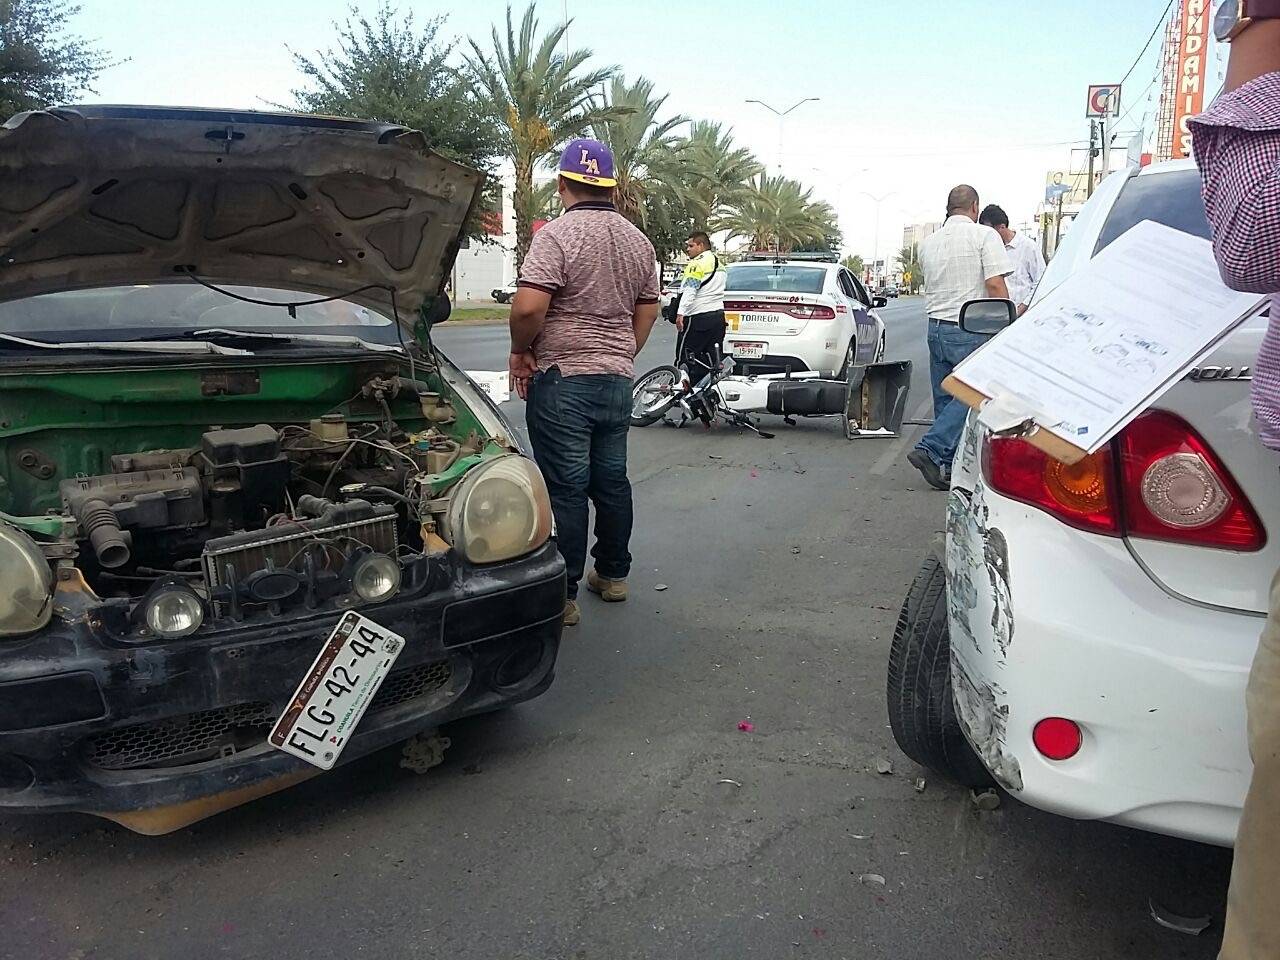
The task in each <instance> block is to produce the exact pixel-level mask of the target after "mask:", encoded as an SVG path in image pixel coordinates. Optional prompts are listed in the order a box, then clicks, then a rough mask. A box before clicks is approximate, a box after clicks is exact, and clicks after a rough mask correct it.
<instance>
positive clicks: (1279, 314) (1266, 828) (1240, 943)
mask: <svg viewBox="0 0 1280 960" xmlns="http://www.w3.org/2000/svg"><path fill="white" fill-rule="evenodd" d="M1241 14H1243V15H1244V17H1243V18H1242V17H1241ZM1217 26H1218V36H1219V39H1221V40H1228V41H1230V42H1231V43H1232V46H1231V61H1230V66H1229V68H1228V71H1227V84H1226V87H1225V88H1224V91H1223V94H1222V95H1221V96H1220V97H1219V98H1218V99H1217V100H1216V101H1215V102H1214V104H1213V105H1212V106H1211V107H1210V108H1209V109H1208V110H1207V111H1205V112H1204V113H1203V114H1201V115H1200V116H1199V117H1196V118H1194V119H1193V120H1192V121H1191V122H1190V127H1191V135H1192V146H1193V151H1194V153H1195V157H1196V160H1197V162H1198V163H1199V165H1200V172H1201V175H1202V177H1203V179H1204V201H1205V212H1206V213H1207V214H1208V217H1209V224H1210V226H1211V227H1212V228H1213V246H1214V254H1215V256H1216V257H1217V260H1218V268H1219V270H1220V271H1221V273H1222V278H1223V280H1224V281H1225V282H1226V283H1227V285H1228V286H1230V287H1233V288H1235V289H1237V290H1248V291H1252V292H1255V293H1271V294H1280V3H1278V2H1276V0H1253V2H1248V0H1246V2H1245V3H1244V4H1241V3H1239V2H1238V0H1228V3H1226V4H1224V5H1223V7H1222V9H1221V10H1220V11H1219V13H1218V23H1217ZM1277 307H1280V296H1273V297H1272V300H1271V319H1270V323H1269V326H1268V329H1267V332H1266V335H1265V336H1264V337H1263V341H1262V347H1261V350H1260V352H1259V354H1258V361H1257V363H1256V364H1255V366H1254V368H1253V384H1252V387H1253V408H1254V413H1255V416H1256V418H1257V421H1258V433H1259V439H1260V440H1261V442H1262V443H1263V444H1265V445H1266V446H1267V447H1269V448H1271V449H1272V450H1277V451H1280V311H1277ZM1278 479H1280V477H1278ZM1245 700H1246V704H1247V706H1248V712H1249V752H1250V753H1251V754H1252V755H1253V781H1252V783H1251V784H1250V786H1249V794H1248V797H1247V798H1246V799H1245V804H1244V812H1243V814H1242V815H1241V818H1240V829H1239V832H1238V834H1237V836H1236V856H1235V864H1234V865H1233V867H1232V871H1231V890H1230V893H1229V894H1228V897H1227V921H1226V927H1225V930H1224V931H1223V939H1222V952H1221V954H1220V955H1219V956H1220V958H1221V960H1262V958H1264V957H1265V958H1268V960H1270V958H1274V957H1280V911H1278V910H1277V909H1276V902H1275V898H1276V891H1277V889H1280V574H1278V575H1277V576H1276V578H1275V579H1274V580H1273V581H1272V585H1271V603H1270V611H1269V613H1268V616H1267V623H1266V626H1265V628H1264V629H1263V631H1262V637H1261V640H1260V642H1259V644H1258V650H1257V653H1255V654H1254V660H1253V669H1252V670H1251V672H1250V674H1249V686H1248V690H1247V693H1246V697H1245Z"/></svg>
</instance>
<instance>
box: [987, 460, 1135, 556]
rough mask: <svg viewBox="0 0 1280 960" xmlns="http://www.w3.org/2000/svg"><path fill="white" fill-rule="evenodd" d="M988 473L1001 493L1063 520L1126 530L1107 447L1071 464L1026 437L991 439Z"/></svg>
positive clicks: (1106, 530)
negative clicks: (1034, 445) (1115, 499)
mask: <svg viewBox="0 0 1280 960" xmlns="http://www.w3.org/2000/svg"><path fill="white" fill-rule="evenodd" d="M982 473H983V476H984V477H985V478H986V481H987V483H988V484H989V485H990V486H991V488H992V489H993V490H995V491H996V492H997V493H1001V494H1003V495H1004V496H1006V497H1009V498H1011V499H1013V500H1020V501H1022V502H1023V503H1029V504H1031V505H1032V506H1033V507H1039V508H1041V509H1042V510H1044V511H1045V512H1046V513H1051V514H1053V515H1054V516H1055V517H1057V518H1058V519H1059V520H1061V521H1062V522H1063V523H1067V524H1070V525H1071V526H1073V527H1079V528H1080V529H1081V530H1090V531H1092V532H1094V533H1105V534H1109V535H1111V536H1119V534H1120V518H1119V516H1118V514H1117V511H1116V507H1115V502H1114V499H1113V497H1112V491H1111V487H1112V485H1113V481H1112V465H1111V453H1110V451H1108V450H1107V449H1105V448H1104V449H1103V450H1100V451H1099V452H1098V453H1095V454H1093V455H1091V456H1088V457H1085V458H1084V459H1083V460H1081V461H1080V462H1079V463H1076V464H1072V465H1071V466H1067V465H1066V464H1064V463H1060V462H1059V461H1057V460H1055V459H1053V457H1051V456H1049V455H1048V454H1047V453H1044V452H1042V451H1041V450H1038V449H1037V448H1036V447H1033V446H1032V445H1031V444H1029V443H1027V442H1026V441H1025V440H1017V439H1013V438H1009V437H988V438H987V441H986V444H985V446H984V449H983V456H982Z"/></svg>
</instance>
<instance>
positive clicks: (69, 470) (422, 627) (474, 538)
mask: <svg viewBox="0 0 1280 960" xmlns="http://www.w3.org/2000/svg"><path fill="white" fill-rule="evenodd" d="M120 144H128V149H127V150H120V149H118V147H119V145H120ZM0 171H2V175H0V195H3V196H4V197H5V198H7V199H6V200H5V202H3V203H0V208H3V210H4V212H3V214H0V216H3V218H4V221H5V230H6V231H7V233H6V235H7V236H8V238H9V239H8V240H7V241H6V244H7V245H6V248H5V263H6V266H5V269H4V271H3V272H0V341H2V342H0V350H2V352H3V356H4V359H3V364H0V511H3V512H2V513H0V571H3V574H2V575H3V590H2V591H0V594H2V596H0V638H3V642H2V643H0V689H2V690H3V695H0V809H6V810H8V809H17V810H26V811H62V810H69V811H81V812H87V813H92V814H96V815H98V816H102V817H107V818H109V819H112V820H115V821H118V822H119V823H122V824H124V825H125V826H127V827H129V828H130V829H133V830H137V831H139V832H142V833H164V832H168V831H170V830H174V829H177V828H179V827H182V826H184V825H186V824H188V823H191V822H193V821H194V820H198V819H200V818H202V817H206V816H209V815H211V814H213V813H217V812H218V811H220V810H224V809H227V808H229V807H232V806H235V805H237V804H241V803H245V802H247V801H249V800H252V799H254V798H256V797H261V796H264V795H266V794H269V793H272V792H274V791H276V790H280V789H283V788H285V787H288V786H291V785H293V784H295V783H298V782H300V781H301V780H304V779H306V778H307V777H310V776H314V775H316V774H317V773H319V772H320V770H322V769H328V768H330V767H332V766H333V765H334V764H335V763H339V762H342V763H345V762H346V761H348V760H351V759H354V758H356V757H360V756H363V755H365V754H368V753H371V752H373V751H375V750H379V749H382V748H384V747H386V746H389V745H392V744H396V743H398V742H400V741H403V740H406V739H408V738H412V737H417V736H418V735H419V734H428V733H430V732H431V731H434V730H435V728H436V727H437V726H438V725H439V724H440V723H442V722H444V721H447V720H452V719H455V718H458V717H463V716H467V715H469V714H476V713H482V712H485V711H490V710H496V709H500V708H502V707H505V706H508V705H510V704H514V703H517V702H519V701H522V700H527V699H529V698H531V697H535V696H537V695H539V694H540V693H542V692H543V691H544V690H546V689H547V687H548V686H549V685H550V683H551V681H552V677H553V675H554V667H555V662H556V654H557V651H558V649H559V643H560V635H561V629H562V623H561V618H562V614H563V607H564V595H565V594H564V591H565V580H564V561H563V560H562V559H561V558H560V556H559V553H558V551H557V550H556V545H555V543H554V541H553V540H551V539H550V534H551V512H550V511H551V507H550V501H549V499H548V496H547V492H546V488H545V485H544V484H543V481H542V477H541V474H540V473H539V472H538V468H537V467H536V466H535V465H534V463H533V461H532V460H530V459H528V458H527V457H525V456H524V455H523V454H522V451H521V448H520V441H519V439H518V437H519V434H518V433H517V432H516V431H515V430H514V429H512V427H511V426H510V425H509V424H508V423H506V422H505V421H504V419H503V418H502V416H501V414H499V412H498V410H497V408H496V407H495V406H494V405H493V404H492V403H490V402H489V401H488V400H487V399H486V398H485V396H484V395H483V394H482V393H481V391H480V390H479V389H478V388H477V387H476V386H475V385H474V384H473V383H472V382H471V381H470V380H469V379H468V378H467V377H466V376H465V375H464V374H463V373H462V372H461V371H460V370H459V369H458V368H456V367H455V366H453V365H452V364H451V363H450V362H449V361H448V360H447V359H445V358H443V357H442V356H441V355H440V354H439V353H438V352H437V351H435V350H434V349H433V350H427V349H425V343H424V342H423V341H424V339H425V333H426V330H427V328H428V327H429V326H430V324H431V323H432V322H439V321H440V320H443V319H445V318H447V317H448V313H449V303H448V301H447V299H444V297H443V295H442V293H441V290H442V285H443V283H444V280H445V278H446V277H447V276H448V275H449V272H450V269H451V267H452V263H453V254H452V251H453V250H455V249H456V245H457V243H458V241H459V239H460V238H461V236H462V235H463V231H464V229H465V222H466V218H467V212H468V210H469V209H470V208H471V207H472V204H473V203H474V202H475V199H476V198H477V197H478V196H479V194H480V190H481V186H482V183H483V180H484V177H483V175H482V174H481V173H479V172H478V171H475V170H471V169H468V168H467V167H463V166H461V165H459V164H457V163H454V162H452V161H450V160H447V159H445V158H443V157H441V156H438V155H437V154H435V153H433V152H432V151H431V149H430V147H429V146H428V144H427V142H426V139H425V138H424V137H423V135H422V134H421V133H419V132H417V131H414V130H409V129H407V128H404V127H399V126H395V125H392V124H386V123H372V122H365V121H359V120H343V119H336V118H330V117H305V116H299V115H289V114H271V113H255V112H252V111H242V110H237V111H235V112H225V111H219V110H198V109H182V108H173V107H163V108H153V107H115V106H111V107H74V108H58V109H53V110H49V111H47V112H46V111H42V112H32V113H25V114H19V115H18V116H16V117H14V118H13V119H11V120H10V121H9V122H8V123H7V124H6V125H5V126H4V127H3V128H0ZM309 196H310V197H311V199H308V197H309ZM317 197H324V198H326V199H325V200H324V201H323V202H319V201H317V199H316V198H317ZM391 209H394V210H396V211H397V212H398V213H399V212H400V211H403V216H402V217H401V218H400V219H390V220H388V219H386V218H383V217H369V216H368V215H367V211H369V210H391ZM346 210H354V211H357V213H354V214H352V215H350V216H347V215H345V214H344V213H343V212H342V211H346ZM424 225H425V226H424ZM344 631H345V632H344ZM405 640H407V641H408V642H407V643H406V642H404V641H405ZM304 681H305V682H304ZM316 698H320V699H319V702H318V703H317V702H316ZM325 698H327V699H325ZM362 711H363V714H362ZM443 746H444V741H442V740H441V739H440V738H438V737H435V738H431V737H425V736H424V737H421V738H419V739H418V740H417V741H416V747H417V749H416V750H415V751H414V752H413V754H412V757H410V756H406V763H411V764H415V765H417V766H419V767H421V768H425V767H426V766H429V765H431V764H432V763H433V762H438V760H439V752H440V751H441V750H442V749H443ZM339 753H341V756H339Z"/></svg>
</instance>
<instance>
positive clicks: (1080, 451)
mask: <svg viewBox="0 0 1280 960" xmlns="http://www.w3.org/2000/svg"><path fill="white" fill-rule="evenodd" d="M942 389H943V390H945V391H947V393H949V394H951V396H953V397H955V398H956V399H957V400H959V401H960V402H961V403H963V404H965V405H966V406H968V407H971V408H972V409H974V410H975V411H977V412H978V414H979V416H981V414H982V410H983V407H984V406H985V405H986V404H987V403H988V402H989V401H990V400H991V399H992V398H991V397H988V396H987V395H986V394H985V393H983V392H982V391H980V390H975V389H974V388H973V387H971V386H969V385H968V384H967V383H965V382H964V381H963V380H961V379H959V378H958V377H956V376H955V375H954V374H952V375H949V376H947V377H946V379H944V380H943V381H942ZM1027 413H1028V416H1026V417H1024V418H1022V419H1021V420H1020V421H1019V422H1018V423H1016V424H1014V425H1012V426H1007V427H1005V428H1004V429H992V434H993V435H994V436H997V437H1017V438H1018V439H1020V440H1025V441H1026V442H1027V443H1029V444H1031V445H1032V446H1033V447H1035V448H1036V449H1037V450H1039V451H1041V452H1042V453H1047V454H1048V455H1049V456H1051V457H1053V459H1055V460H1058V461H1060V462H1062V463H1065V464H1066V465H1067V466H1072V465H1074V464H1077V463H1079V462H1080V461H1081V460H1083V459H1084V458H1085V457H1087V456H1089V453H1088V451H1086V450H1085V449H1084V448H1082V447H1077V446H1076V445H1075V444H1074V443H1070V442H1068V441H1066V440H1063V439H1062V438H1061V437H1060V436H1058V435H1057V434H1056V433H1051V432H1050V431H1048V430H1044V429H1042V428H1041V426H1040V424H1039V423H1037V422H1036V419H1035V413H1034V411H1031V410H1028V411H1027ZM988 426H989V425H988Z"/></svg>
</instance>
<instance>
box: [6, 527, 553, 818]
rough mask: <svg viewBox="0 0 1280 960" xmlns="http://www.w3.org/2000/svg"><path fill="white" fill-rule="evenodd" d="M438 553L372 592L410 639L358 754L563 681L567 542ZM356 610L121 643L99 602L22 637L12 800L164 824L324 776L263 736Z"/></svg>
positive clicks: (373, 611)
mask: <svg viewBox="0 0 1280 960" xmlns="http://www.w3.org/2000/svg"><path fill="white" fill-rule="evenodd" d="M424 562H425V561H424ZM431 562H432V563H433V564H435V568H434V571H433V573H432V575H431V576H423V577H419V578H417V579H416V580H414V579H412V578H411V579H410V581H409V585H408V586H407V588H406V589H405V590H404V591H402V593H401V594H400V595H398V596H396V597H395V598H393V599H392V600H389V601H386V602H384V603H381V604H377V605H373V606H367V607H362V608H360V610H361V612H362V613H364V614H365V615H366V616H369V617H370V618H372V619H374V620H375V621H377V622H378V623H380V624H381V625H383V626H385V627H387V628H388V629H390V630H392V631H394V632H396V633H398V634H400V635H401V636H403V637H405V639H406V640H407V644H406V647H405V650H404V651H403V652H402V653H401V655H400V657H399V659H398V660H397V662H396V666H395V669H394V670H393V671H392V672H391V674H390V675H388V677H387V679H386V680H385V681H384V683H383V685H382V687H381V689H380V690H379V692H378V695H377V697H376V698H375V700H374V702H373V704H372V705H371V706H370V708H369V712H368V713H366V715H365V717H364V718H363V720H362V721H361V723H360V726H359V727H358V728H357V732H356V734H355V736H354V737H353V738H352V739H351V741H350V742H349V744H348V746H347V747H346V748H345V750H344V752H343V755H342V762H346V761H349V760H352V759H355V758H356V757H359V756H362V755H365V754H368V753H370V752H371V751H374V750H377V749H379V748H381V747H385V746H387V745H389V744H393V743H396V742H398V741H401V740H404V739H406V738H408V737H411V736H413V735H414V734H416V733H418V732H420V731H422V730H425V729H429V728H432V727H435V726H437V725H439V724H441V723H444V722H446V721H449V720H454V719H457V718H459V717H463V716H467V715H470V714H475V713H482V712H485V711H489V710H495V709H498V708H500V707H504V706H507V705H509V704H512V703H516V702H519V701H522V700H527V699H530V698H532V697H535V696H537V695H538V694H540V693H542V692H543V691H544V690H546V689H547V687H548V686H550V684H551V682H552V678H553V675H554V667H555V661H556V656H557V653H558V650H559V642H560V633H561V630H562V624H561V618H562V614H563V606H564V596H565V580H564V562H563V560H562V559H561V558H560V555H559V553H558V552H557V550H556V547H555V543H554V542H551V543H548V544H547V545H546V546H544V547H543V548H542V549H540V550H539V551H537V552H536V553H534V554H532V555H531V556H529V557H525V558H522V559H520V560H517V561H513V562H511V563H506V564H500V565H495V566H493V567H486V568H472V567H467V566H466V565H465V564H463V563H462V562H461V561H460V560H458V559H457V558H456V556H454V555H450V556H449V557H447V558H445V559H443V560H440V559H436V560H433V561H431ZM341 613H342V610H340V609H336V608H335V609H328V610H304V611H300V612H297V613H293V612H286V613H285V614H283V615H279V616H275V617H272V616H269V615H266V614H260V615H256V616H248V617H246V618H245V619H244V620H242V621H240V622H229V621H225V620H223V621H219V622H218V624H217V625H216V627H215V628H214V629H211V630H204V631H201V632H200V633H199V634H197V635H195V636H193V637H191V638H188V639H186V640H181V641H173V642H153V643H145V644H144V643H123V642H121V641H120V639H119V638H118V637H117V636H114V635H113V634H112V632H111V630H110V628H109V620H110V618H109V617H96V616H95V615H94V611H93V610H92V609H90V610H88V611H87V612H86V614H85V615H84V616H81V617H78V618H76V620H75V621H74V622H66V621H61V620H58V619H55V620H54V622H53V623H52V624H51V625H50V626H49V627H48V628H47V629H45V630H44V631H42V632H41V633H39V634H37V635H35V636H34V637H31V638H29V639H26V640H22V641H17V642H8V643H6V644H5V645H4V646H2V647H0V808H9V809H18V810H36V811H40V810H43V811H54V810H75V811H83V812H88V813H95V814H99V815H102V816H107V817H110V818H112V819H116V820H119V821H120V822H122V823H125V825H126V826H130V827H131V828H133V829H138V830H140V831H142V832H165V830H167V829H176V828H177V827H179V826H182V825H184V824H185V823H189V822H192V821H193V820H195V819H200V818H201V817H203V816H207V815H209V814H210V813H215V812H217V811H218V810H220V809H226V808H227V807H229V806H234V805H236V804H238V803H243V802H245V801H247V800H250V799H253V798H254V797H256V796H261V795H263V794H266V793H271V792H274V791H275V790H278V789H282V788H283V787H286V786H290V785H292V784H293V783H295V782H298V781H300V780H302V779H306V778H307V777H309V776H313V775H315V774H316V773H318V772H319V771H318V770H316V769H315V768H312V767H310V766H309V765H307V764H306V763H304V762H303V761H301V760H298V759H297V758H295V757H292V756H290V755H288V754H285V753H282V752H280V751H278V750H276V749H274V748H272V747H270V746H269V745H268V744H267V743H266V740H265V737H266V733H267V731H268V730H269V728H270V726H271V724H272V723H273V722H274V720H275V718H276V717H278V716H279V714H280V713H281V712H283V710H284V708H285V705H286V703H287V701H288V699H289V697H290V695H291V694H292V693H293V691H294V689H295V687H296V685H297V683H298V682H299V680H300V679H301V678H302V676H303V675H304V674H305V672H306V670H307V668H308V667H309V666H310V665H311V662H312V660H313V659H314V658H315V656H316V654H317V653H318V651H319V649H320V647H321V645H322V644H323V643H324V641H325V639H326V638H327V637H328V635H329V632H330V631H331V630H332V629H333V627H334V625H335V624H336V622H337V620H338V618H339V616H340V615H341Z"/></svg>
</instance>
